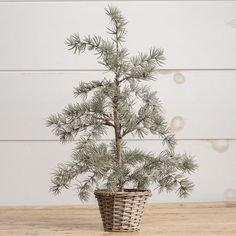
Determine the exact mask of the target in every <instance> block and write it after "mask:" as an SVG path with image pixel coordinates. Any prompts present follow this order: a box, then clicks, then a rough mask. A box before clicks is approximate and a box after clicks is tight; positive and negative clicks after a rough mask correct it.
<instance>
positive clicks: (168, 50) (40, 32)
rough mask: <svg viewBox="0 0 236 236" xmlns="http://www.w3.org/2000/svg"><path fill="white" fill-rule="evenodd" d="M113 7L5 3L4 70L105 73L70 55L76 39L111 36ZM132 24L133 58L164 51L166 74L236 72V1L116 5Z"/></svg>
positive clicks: (0, 7)
mask: <svg viewBox="0 0 236 236" xmlns="http://www.w3.org/2000/svg"><path fill="white" fill-rule="evenodd" d="M109 3H110V2H103V1H102V2H98V1H97V2H96V1H94V2H87V1H84V2H82V1H81V2H25V3H11V2H8V3H7V2H5V3H4V2H2V3H0V28H1V37H0V51H1V54H0V69H1V70H15V69H16V70H18V69H19V70H21V69H23V70H25V69H26V70H27V69H36V70H38V69H79V68H80V69H81V68H85V69H91V68H92V69H94V68H101V67H99V66H98V64H97V63H96V58H95V57H94V56H92V55H91V54H90V53H87V54H85V55H83V56H81V57H78V56H76V55H73V54H72V53H71V52H68V51H67V50H66V47H65V39H66V38H67V37H68V36H69V35H70V34H72V33H76V32H80V33H81V34H82V35H87V34H101V35H102V36H105V30H106V28H105V27H106V26H107V24H108V23H109V20H108V18H107V17H106V16H105V14H104V10H103V9H104V7H105V6H107V5H108V4H109ZM113 5H116V6H118V7H119V8H120V9H121V10H122V11H123V14H124V15H125V16H126V17H127V18H128V21H129V24H128V26H127V27H128V35H127V42H126V46H127V47H128V48H129V49H130V52H131V54H132V55H133V54H136V53H137V52H138V51H146V50H148V49H149V47H150V46H157V47H162V48H164V49H165V54H166V57H167V63H166V65H165V67H166V68H180V69H183V68H236V44H235V41H236V30H235V24H234V22H235V11H236V2H234V1H206V2H202V1H199V2H197V1H195V2H187V1H150V2H146V1H137V2H134V1H128V2H123V1H119V2H114V3H113Z"/></svg>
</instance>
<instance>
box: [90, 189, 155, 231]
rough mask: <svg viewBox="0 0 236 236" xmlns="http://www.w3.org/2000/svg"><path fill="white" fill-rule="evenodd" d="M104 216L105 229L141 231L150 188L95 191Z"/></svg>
mask: <svg viewBox="0 0 236 236" xmlns="http://www.w3.org/2000/svg"><path fill="white" fill-rule="evenodd" d="M94 194H95V197H96V198H97V200H98V205H99V209H100V213H101V217H102V222H103V227H104V231H139V229H140V228H139V227H140V221H141V218H142V215H143V208H144V205H145V203H146V201H147V198H148V197H149V196H151V192H150V191H149V190H137V189H125V190H124V192H113V193H109V192H107V191H106V190H96V191H95V192H94Z"/></svg>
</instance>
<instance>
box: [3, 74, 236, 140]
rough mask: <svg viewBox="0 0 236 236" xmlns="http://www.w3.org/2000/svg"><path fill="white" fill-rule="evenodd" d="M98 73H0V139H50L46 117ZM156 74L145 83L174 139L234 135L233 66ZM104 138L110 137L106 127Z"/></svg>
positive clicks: (234, 81) (61, 107)
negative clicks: (155, 95) (159, 104)
mask: <svg viewBox="0 0 236 236" xmlns="http://www.w3.org/2000/svg"><path fill="white" fill-rule="evenodd" d="M104 76H108V77H109V76H110V75H108V74H104V73H103V72H70V73H68V72H65V73H62V72H58V73H55V72H53V73H49V72H47V73H46V72H45V73H29V72H25V73H0V107H1V118H0V121H1V122H0V139H1V140H10V139H13V140H17V139H19V140H20V139H23V140H24V139H28V140H35V139H36V140H48V139H49V140H53V139H56V137H54V136H53V135H52V134H51V132H50V130H49V129H48V128H46V127H45V120H46V118H47V117H48V116H49V115H50V114H52V113H57V112H60V111H61V110H62V109H63V108H64V107H65V106H66V105H67V104H69V103H74V102H76V101H78V99H75V98H74V97H73V92H72V91H73V87H75V86H76V85H77V84H78V83H79V82H80V81H89V80H91V79H100V78H103V77H104ZM157 78H158V79H157V80H156V81H153V82H151V83H149V85H150V86H151V87H152V89H153V90H157V92H158V96H159V97H160V99H161V101H162V103H163V106H164V110H165V114H166V119H167V121H168V122H169V124H170V125H171V127H172V130H173V132H175V133H176V137H177V138H179V139H235V138H236V135H235V134H236V113H235V112H234V107H235V105H236V104H235V101H236V94H235V87H236V72H235V71H181V72H180V71H178V72H173V71H172V72H170V73H166V72H165V74H163V73H161V74H159V75H158V76H157ZM104 138H105V139H109V138H112V132H110V133H109V135H108V136H106V137H104ZM127 138H129V139H133V138H135V137H133V136H128V137H127ZM146 138H147V139H153V138H157V137H155V136H151V135H149V136H147V137H146Z"/></svg>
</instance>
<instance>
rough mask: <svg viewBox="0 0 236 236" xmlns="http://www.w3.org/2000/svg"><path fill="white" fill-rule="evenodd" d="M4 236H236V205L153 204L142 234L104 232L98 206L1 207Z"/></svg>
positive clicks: (1, 224)
mask: <svg viewBox="0 0 236 236" xmlns="http://www.w3.org/2000/svg"><path fill="white" fill-rule="evenodd" d="M0 235H1V236H10V235H11V236H16V235H17V236H21V235H31V236H33V235H34V236H36V235H43V236H54V235H70V236H75V235H79V236H85V235H86V236H90V235H93V236H101V235H103V236H105V235H107V236H116V235H122V236H126V235H132V236H137V235H138V236H152V235H158V236H162V235H163V236H164V235H165V236H180V235H181V236H185V235H187V236H192V235H198V236H203V235H204V236H217V235H222V236H226V235H227V236H235V235H236V202H231V203H229V202H228V203H226V202H225V203H223V202H222V203H220V202H218V203H184V204H155V205H152V204H149V205H147V207H146V209H145V212H144V217H143V221H142V227H141V232H138V233H107V232H103V229H102V224H101V219H100V215H99V211H98V208H97V206H94V205H79V206H42V207H39V206H33V207H29V206H27V207H0Z"/></svg>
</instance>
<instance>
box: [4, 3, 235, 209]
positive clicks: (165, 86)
mask: <svg viewBox="0 0 236 236" xmlns="http://www.w3.org/2000/svg"><path fill="white" fill-rule="evenodd" d="M109 3H111V2H95V1H94V2H92V1H89V2H73V1H72V2H53V1H52V2H0V28H1V31H0V34H1V37H0V107H1V113H0V115H1V116H0V163H1V164H0V204H1V205H11V204H24V205H32V204H40V205H41V204H72V203H79V201H78V199H77V197H76V196H74V193H73V191H68V192H63V194H62V195H61V196H60V197H57V198H55V197H53V196H52V195H51V194H50V193H49V192H48V186H49V184H50V182H49V172H50V170H51V169H52V168H54V167H55V165H56V164H57V163H58V162H61V161H64V160H68V159H69V158H70V152H71V149H72V147H73V144H68V145H62V144H60V143H59V142H58V141H56V139H55V137H54V136H52V135H51V133H50V131H49V129H47V128H45V126H44V122H45V119H46V118H47V117H48V115H49V114H51V113H55V112H59V111H60V110H61V109H62V108H63V107H64V106H65V105H67V104H68V103H73V101H75V100H74V98H73V94H72V89H73V87H74V86H76V84H77V83H78V82H79V81H81V80H85V81H86V80H89V79H94V78H96V79H97V78H102V76H103V71H101V69H102V68H101V67H100V66H99V65H98V64H97V63H96V58H95V57H94V56H92V54H90V53H86V54H84V55H82V56H80V57H78V56H75V55H73V54H72V53H71V52H68V51H67V50H66V47H65V39H66V37H68V36H69V35H70V34H71V33H74V32H80V33H81V34H82V35H85V34H89V33H90V34H99V35H102V36H105V26H106V25H107V23H108V19H107V17H106V16H105V14H104V10H103V9H104V7H105V6H107V5H108V4H109ZM112 4H113V5H116V6H118V7H119V8H120V9H121V10H122V11H123V14H124V15H125V16H126V17H127V18H128V21H129V24H128V35H127V42H126V46H127V47H128V48H129V49H130V52H131V54H134V53H137V52H138V51H146V50H148V49H149V47H150V46H160V47H163V48H164V49H165V52H166V57H167V62H166V65H165V67H164V68H163V69H162V70H161V71H160V73H159V75H158V80H157V81H155V82H152V84H151V85H152V87H153V88H154V89H155V90H157V91H158V94H159V96H160V98H161V100H162V102H163V104H164V105H165V110H166V117H167V120H168V122H170V124H171V126H172V128H173V130H174V131H175V132H176V137H177V138H178V139H179V145H178V150H179V151H181V152H183V151H186V152H191V153H193V154H195V156H196V160H197V162H198V163H199V166H200V167H199V170H198V171H197V173H196V174H194V175H193V176H192V178H193V180H194V181H195V183H196V188H195V191H194V192H193V193H192V195H191V196H190V197H189V198H188V199H186V200H184V201H221V200H230V201H232V200H236V171H235V166H236V155H235V154H236V112H235V105H236V102H235V101H236V95H235V88H236V44H235V42H236V14H235V13H236V2H233V1H224V2H223V1H221V2H220V1H219V2H218V1H215V2H214V1H210V2H187V1H181V2H180V1H163V2H161V1H137V2H135V1H127V2H126V1H120V2H118V1H112ZM105 138H108V139H109V138H110V136H109V137H105ZM129 138H130V139H129V141H128V142H129V144H130V145H131V146H137V145H139V146H142V147H143V148H145V149H146V150H151V151H155V150H156V151H157V152H158V151H159V150H160V141H159V140H156V139H155V137H153V136H148V137H147V138H146V139H145V140H143V141H137V140H134V139H133V138H132V137H129ZM94 201H95V200H94V199H93V198H92V199H91V201H90V202H94ZM150 201H151V202H168V201H170V202H175V201H183V200H179V199H177V197H176V196H175V195H174V194H168V195H167V194H165V193H163V194H161V195H158V194H157V193H155V194H153V197H152V198H151V200H150Z"/></svg>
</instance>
